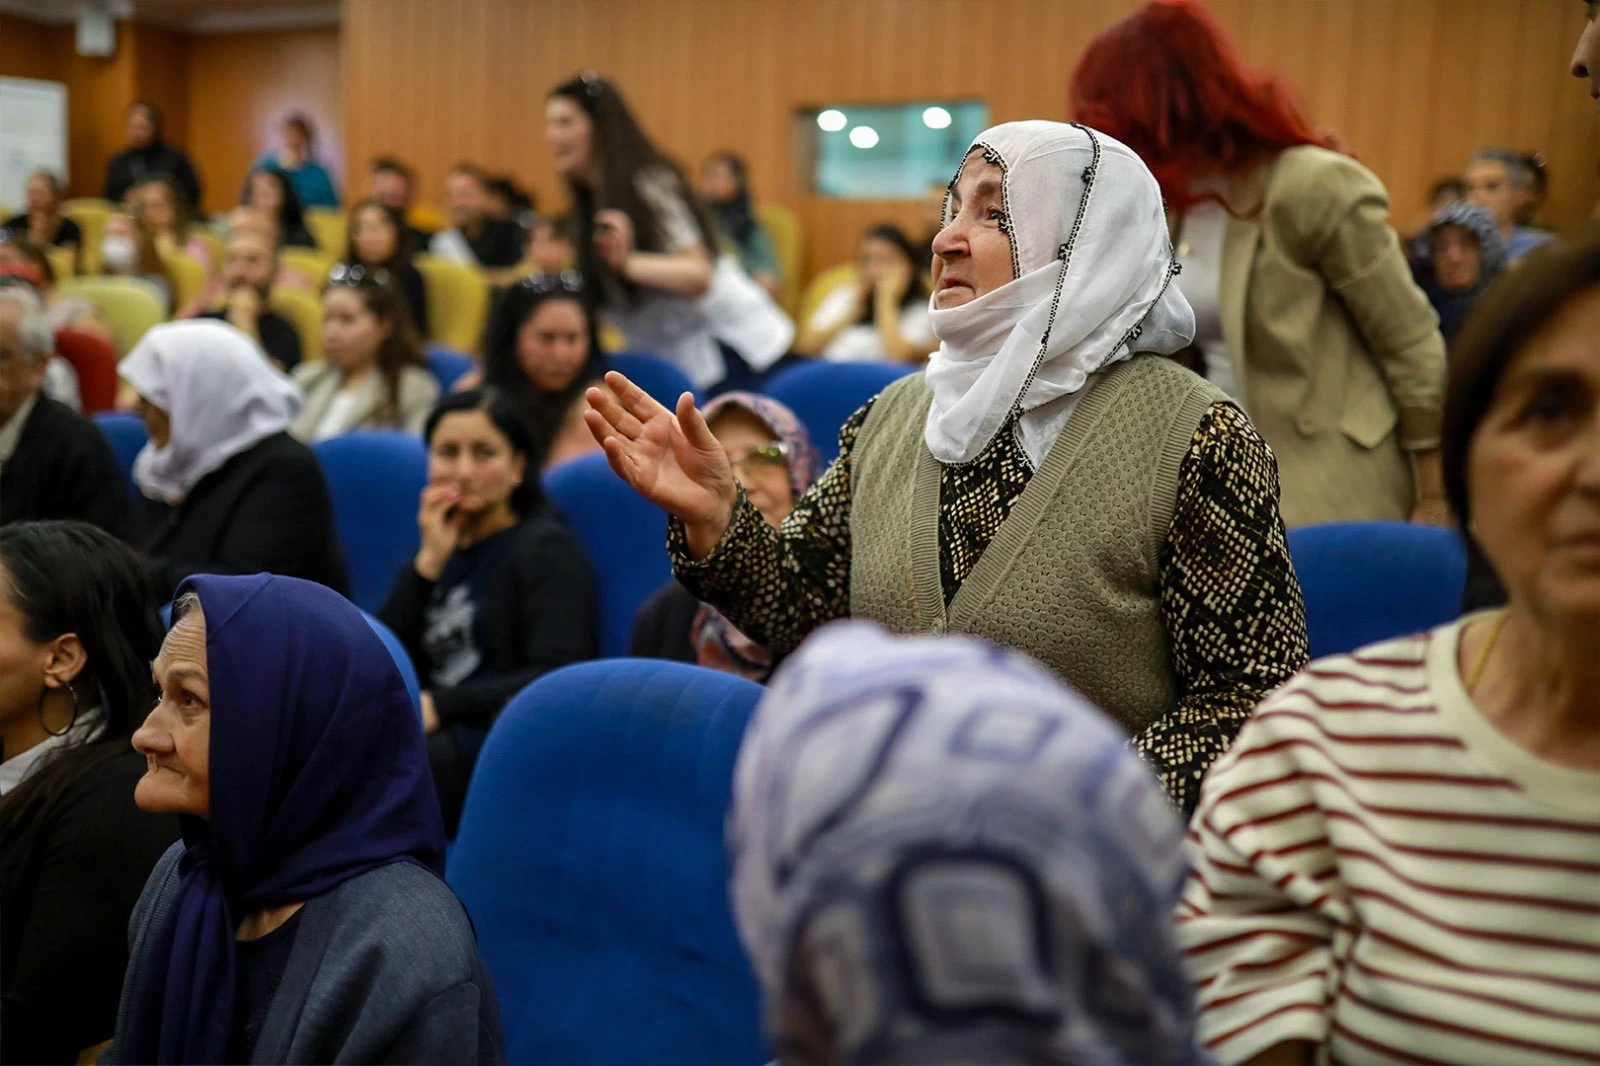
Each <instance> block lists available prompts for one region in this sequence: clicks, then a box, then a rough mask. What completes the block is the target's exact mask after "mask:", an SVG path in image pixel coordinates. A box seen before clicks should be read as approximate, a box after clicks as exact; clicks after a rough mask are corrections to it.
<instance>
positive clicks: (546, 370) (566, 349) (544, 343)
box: [517, 300, 589, 392]
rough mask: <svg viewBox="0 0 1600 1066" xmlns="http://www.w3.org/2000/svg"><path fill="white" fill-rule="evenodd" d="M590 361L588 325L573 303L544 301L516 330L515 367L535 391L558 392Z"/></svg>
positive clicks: (567, 301) (576, 304) (581, 312)
mask: <svg viewBox="0 0 1600 1066" xmlns="http://www.w3.org/2000/svg"><path fill="white" fill-rule="evenodd" d="M588 360H589V323H588V321H587V320H586V319H585V318H584V316H583V308H582V307H580V306H579V305H578V302H577V301H576V300H546V301H544V302H543V303H542V304H540V305H539V306H538V307H536V308H535V309H534V312H533V314H531V315H529V316H528V318H527V320H526V321H524V322H523V323H522V326H521V328H520V329H518V330H517V365H518V366H520V367H522V372H523V373H524V374H526V375H527V376H528V380H529V381H531V382H532V383H533V386H534V388H536V389H539V390H541V391H543V392H560V391H561V390H562V389H564V388H566V387H567V386H568V385H571V384H572V380H573V378H575V377H577V376H578V374H579V373H580V372H581V371H582V370H583V366H584V364H585V363H586V362H588Z"/></svg>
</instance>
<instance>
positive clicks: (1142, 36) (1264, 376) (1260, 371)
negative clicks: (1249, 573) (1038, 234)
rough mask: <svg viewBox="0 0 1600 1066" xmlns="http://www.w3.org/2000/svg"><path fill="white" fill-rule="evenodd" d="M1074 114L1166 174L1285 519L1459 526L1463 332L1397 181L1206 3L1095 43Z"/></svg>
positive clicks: (1112, 32) (1199, 314)
mask: <svg viewBox="0 0 1600 1066" xmlns="http://www.w3.org/2000/svg"><path fill="white" fill-rule="evenodd" d="M1072 110H1073V112H1074V117H1075V118H1076V119H1077V120H1078V121H1080V122H1083V123H1085V124H1087V125H1090V126H1093V127H1094V128H1096V129H1100V130H1104V131H1105V132H1106V133H1109V134H1110V135H1111V136H1113V137H1116V138H1117V139H1118V140H1120V141H1122V142H1123V143H1125V144H1127V145H1128V146H1129V147H1130V148H1132V149H1133V150H1134V151H1136V152H1138V153H1139V155H1140V156H1142V157H1143V158H1144V160H1145V162H1146V163H1147V164H1149V166H1150V169H1151V171H1153V172H1154V173H1155V175H1156V179H1157V180H1158V181H1159V182H1160V184H1161V191H1162V193H1163V195H1164V196H1165V197H1166V200H1167V206H1168V210H1169V212H1170V215H1171V220H1172V229H1173V233H1174V237H1175V240H1176V243H1177V245H1178V256H1179V260H1180V262H1181V264H1182V266H1183V276H1182V278H1181V279H1180V284H1181V286H1182V289H1183V293H1184V295H1185V296H1186V297H1188V299H1189V303H1190V304H1191V305H1192V306H1193V307H1194V311H1195V320H1196V327H1197V328H1196V335H1195V345H1196V346H1197V347H1198V348H1199V349H1200V352H1201V354H1202V355H1203V356H1204V360H1205V366H1206V376H1207V377H1209V378H1211V379H1212V381H1213V382H1215V383H1216V384H1218V385H1220V386H1221V387H1222V388H1224V389H1225V390H1226V391H1228V392H1229V393H1231V394H1232V395H1233V396H1234V397H1236V398H1237V399H1238V400H1239V401H1240V402H1241V403H1242V404H1243V405H1244V407H1245V409H1246V410H1248V411H1249V413H1250V418H1251V420H1252V421H1253V422H1254V423H1255V424H1256V426H1257V428H1259V429H1260V431H1261V434H1262V436H1264V437H1265V438H1266V439H1267V443H1268V444H1270V445H1271V446H1272V450H1273V452H1274V453H1276V455H1277V457H1278V466H1279V469H1280V471H1281V474H1282V491H1283V497H1282V507H1283V517H1284V520H1285V522H1286V523H1287V524H1288V525H1290V526H1291V527H1293V526H1300V525H1311V524H1315V523H1322V522H1338V521H1352V520H1361V519H1405V518H1406V517H1408V516H1411V517H1413V518H1415V519H1416V520H1419V521H1430V522H1436V523H1437V522H1442V521H1444V519H1445V517H1446V513H1447V508H1446V505H1445V504H1444V486H1443V482H1442V478H1441V476H1440V472H1439V459H1438V447H1439V431H1440V421H1441V415H1440V412H1441V407H1442V402H1443V390H1444V369H1445V352H1444V341H1443V340H1442V339H1441V337H1440V335H1439V328H1438V317H1437V316H1436V315H1435V314H1434V312H1433V310H1432V308H1431V307H1430V306H1429V304H1428V299H1427V297H1426V296H1425V295H1424V294H1423V293H1422V290H1420V289H1419V288H1417V286H1416V284H1415V283H1414V282H1413V281H1412V279H1411V271H1410V268H1409V267H1408V266H1407V264H1406V258H1405V254H1404V252H1403V251H1402V249H1401V247H1400V242H1399V239H1398V238H1397V237H1396V236H1395V232H1394V230H1393V228H1392V227H1391V226H1390V224H1389V198H1388V193H1387V192H1386V191H1385V189H1384V187H1383V183H1382V182H1380V181H1379V180H1378V179H1377V177H1376V176H1374V175H1373V174H1372V172H1371V171H1369V170H1367V169H1366V168H1365V167H1363V166H1362V165H1361V164H1360V163H1358V162H1356V161H1355V160H1354V159H1352V158H1350V157H1349V156H1347V155H1344V154H1342V153H1341V149H1342V148H1343V146H1342V145H1340V144H1338V143H1337V142H1336V141H1335V139H1334V138H1333V137H1332V135H1330V134H1326V133H1321V132H1318V131H1317V130H1315V129H1313V128H1312V126H1311V124H1310V123H1309V122H1308V121H1307V120H1306V118H1305V117H1304V115H1302V114H1301V112H1300V110H1299V109H1298V108H1297V107H1296V105H1295V103H1294V101H1293V99H1292V93H1291V91H1290V90H1289V89H1288V88H1287V86H1285V85H1284V84H1283V82H1281V81H1280V80H1279V79H1277V78H1274V77H1271V76H1268V75H1263V74H1260V73H1257V72H1255V71H1252V70H1250V69H1249V68H1247V67H1245V66H1244V65H1243V63H1242V62H1241V61H1240V60H1239V58H1238V56H1237V54H1236V53H1235V51H1234V49H1233V46H1232V44H1231V43H1230V42H1229V40H1228V37H1227V35H1226V33H1225V32H1224V31H1223V29H1222V27H1221V26H1220V25H1219V24H1218V22H1217V21H1216V19H1215V18H1214V17H1213V16H1212V15H1211V13H1210V12H1208V11H1207V10H1206V9H1205V8H1204V7H1202V6H1201V5H1200V4H1199V3H1197V2H1195V0H1156V2H1154V3H1150V4H1147V5H1146V6H1145V7H1143V8H1141V9H1140V10H1139V11H1137V12H1135V13H1134V14H1133V15H1131V16H1129V17H1128V18H1125V19H1123V20H1122V21H1121V22H1118V23H1116V24H1115V25H1113V26H1111V27H1110V28H1108V29H1107V30H1105V31H1104V32H1102V33H1101V34H1100V35H1099V36H1098V37H1096V38H1095V40H1094V41H1093V42H1091V43H1090V45H1089V48H1088V50H1087V51H1086V52H1085V53H1084V56H1083V58H1082V60H1081V61H1080V62H1079V64H1078V69H1077V70H1076V72H1075V73H1074V74H1073V78H1072Z"/></svg>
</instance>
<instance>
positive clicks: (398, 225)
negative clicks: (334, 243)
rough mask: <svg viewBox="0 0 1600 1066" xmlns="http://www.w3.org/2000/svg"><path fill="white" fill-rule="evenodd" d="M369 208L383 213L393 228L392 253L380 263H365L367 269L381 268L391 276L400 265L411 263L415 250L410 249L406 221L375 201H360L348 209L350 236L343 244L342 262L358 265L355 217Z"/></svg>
mask: <svg viewBox="0 0 1600 1066" xmlns="http://www.w3.org/2000/svg"><path fill="white" fill-rule="evenodd" d="M369 207H375V208H377V209H378V210H379V211H382V212H383V217H384V218H386V219H388V221H389V225H391V226H393V227H394V253H393V254H391V255H390V256H389V258H388V259H385V260H384V261H383V262H381V263H367V264H366V265H367V266H369V267H373V268H377V267H382V268H383V269H385V270H387V271H389V272H390V273H391V274H393V273H394V272H395V271H396V270H397V269H398V268H399V266H400V264H402V263H408V262H410V261H411V257H412V256H413V255H415V254H416V252H417V249H415V248H413V247H411V234H410V233H409V232H408V231H407V229H406V220H405V219H404V218H402V217H401V215H400V212H398V211H396V210H395V209H394V208H392V207H390V206H389V205H388V204H380V203H379V202H378V201H376V200H371V199H367V200H362V201H361V202H360V203H358V204H356V205H355V206H354V207H352V208H351V209H350V234H349V239H348V240H347V241H346V242H345V251H344V261H345V262H346V263H360V262H362V259H361V258H360V257H359V256H357V255H356V216H357V215H359V214H360V213H361V212H363V211H365V210H366V209H367V208H369Z"/></svg>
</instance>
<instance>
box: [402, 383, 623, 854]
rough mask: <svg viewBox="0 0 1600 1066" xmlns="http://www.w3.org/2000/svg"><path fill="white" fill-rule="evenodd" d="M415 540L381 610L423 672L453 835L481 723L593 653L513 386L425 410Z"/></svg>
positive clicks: (589, 582)
mask: <svg viewBox="0 0 1600 1066" xmlns="http://www.w3.org/2000/svg"><path fill="white" fill-rule="evenodd" d="M425 436H426V438H427V443H428V485H427V487H426V488H425V489H423V490H422V501H421V509H420V510H419V512H418V515H417V525H418V527H419V528H420V530H421V533H422V547H421V548H420V549H418V551H417V557H416V558H415V559H414V560H413V561H412V563H411V565H410V566H408V567H406V568H405V570H404V571H402V572H401V573H400V575H399V576H398V577H397V578H396V580H395V585H394V588H393V590H392V591H391V592H390V593H389V601H388V602H387V603H385V604H384V606H383V609H382V610H381V611H379V612H378V617H379V618H380V619H382V620H383V622H384V623H385V624H386V625H388V627H389V628H390V629H392V630H394V632H395V634H396V635H397V636H398V637H399V638H400V640H401V641H402V642H403V643H404V644H405V646H406V650H407V651H409V652H410V653H411V658H412V661H413V662H414V663H415V664H416V667H417V674H418V676H419V679H420V680H421V682H422V686H423V689H424V690H425V691H424V692H423V694H422V722H423V728H424V729H425V730H426V731H427V733H428V761H429V763H430V764H431V765H432V767H433V779H434V782H435V783H436V785H437V786H438V790H439V802H440V805H441V806H442V807H443V808H444V818H445V826H446V829H447V831H448V832H449V833H450V834H451V835H452V836H453V835H454V834H455V826H456V822H457V820H458V819H459V818H460V816H461V801H462V800H463V799H464V798H465V796H466V788H467V780H468V778H470V777H471V775H472V767H473V764H474V763H476V761H477V758H478V750H479V748H481V747H482V746H483V738H484V736H485V734H486V733H487V732H488V729H489V725H490V724H491V723H492V722H493V721H494V719H495V717H496V716H497V715H498V714H499V713H500V710H501V708H503V707H504V706H505V704H506V701H507V700H509V699H510V698H511V697H512V696H514V695H516V694H517V693H518V692H519V691H520V690H521V689H522V688H523V687H524V686H526V685H527V684H528V683H529V682H530V681H533V680H534V679H535V678H537V677H539V676H541V675H542V674H544V673H546V672H548V671H550V670H554V669H555V668H557V667H559V666H565V665H567V664H568V663H574V662H578V661H580V660H583V659H587V658H589V657H591V656H592V655H594V653H595V581H594V576H593V574H592V572H591V571H590V568H589V560H588V558H587V556H585V555H584V552H583V547H582V545H580V544H579V543H578V539H577V537H575V536H573V534H572V533H571V531H569V530H568V529H567V527H566V525H565V523H563V522H562V520H561V517H560V515H558V514H557V513H556V510H555V508H554V507H553V506H552V505H551V504H550V503H549V502H548V501H547V500H545V499H544V496H543V494H542V493H541V492H540V490H539V473H538V467H539V455H538V453H537V452H536V451H535V450H534V443H533V438H532V437H531V436H530V435H529V433H528V428H527V425H526V424H525V423H524V421H523V418H522V412H521V411H520V410H518V408H517V405H516V403H515V402H513V401H512V399H511V397H509V396H507V395H506V394H505V393H503V392H500V391H499V390H496V389H492V388H490V389H482V390H476V389H474V390H470V391H467V392H458V393H454V394H452V395H450V396H448V397H446V398H445V399H444V401H443V402H442V403H440V404H439V406H438V407H437V408H435V410H434V412H433V414H431V415H430V416H429V417H428V425H427V429H426V431H425Z"/></svg>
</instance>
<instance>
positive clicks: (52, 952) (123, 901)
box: [0, 750, 178, 1063]
mask: <svg viewBox="0 0 1600 1066" xmlns="http://www.w3.org/2000/svg"><path fill="white" fill-rule="evenodd" d="M144 770H145V759H144V756H142V755H140V754H139V753H138V752H135V751H131V750H130V751H127V752H125V753H124V754H121V755H114V756H112V757H111V758H109V759H107V760H106V761H104V762H102V763H100V764H99V765H97V766H95V767H94V768H93V769H91V770H89V772H88V773H86V774H84V776H83V777H81V778H79V779H78V780H77V781H76V782H75V783H74V784H72V785H71V786H69V787H68V789H67V790H66V791H65V792H64V793H62V794H61V795H60V796H59V797H58V798H57V799H56V800H55V801H54V802H53V803H51V804H50V805H49V806H48V807H46V808H45V809H44V810H43V811H42V812H40V814H39V821H40V824H39V825H38V827H37V828H36V829H34V830H33V831H32V832H31V833H29V834H27V835H26V836H25V837H22V838H19V837H16V836H12V835H10V834H8V835H7V837H6V840H7V843H6V844H5V846H4V847H3V848H0V871H3V877H0V885H3V886H4V887H3V889H0V958H3V961H0V988H3V989H4V993H5V998H4V1005H3V1008H0V1062H37V1063H47V1062H48V1063H56V1062H67V1063H70V1062H75V1061H77V1058H78V1053H79V1052H81V1051H83V1049H84V1048H87V1047H92V1046H94V1045H95V1044H98V1043H100V1042H101V1041H104V1040H109V1039H111V1035H112V1029H113V1027H114V1025H115V1021H116V1012H117V993H118V990H119V989H120V988H121V987H122V975H123V971H124V970H125V969H126V968H127V965H128V916H129V915H130V914H131V913H132V912H133V905H134V903H136V902H137V901H138V899H139V893H140V891H141V890H142V889H143V888H144V883H145V879H146V878H147V877H149V875H150V871H151V869H152V868H153V867H154V866H155V864H156V860H158V859H159V858H161V853H162V852H164V851H165V850H166V849H167V846H168V845H170V844H171V843H172V842H173V841H174V840H177V839H178V820H177V818H175V817H173V816H172V815H157V814H148V813H146V812H144V811H141V810H139V808H138V807H136V806H134V803H133V789H134V785H135V784H137V783H138V780H139V778H140V777H141V776H143V774H144Z"/></svg>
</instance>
